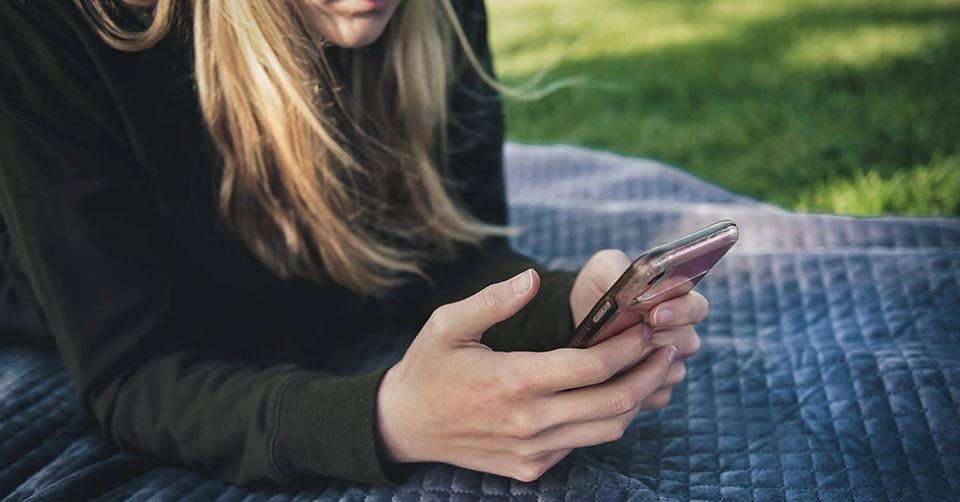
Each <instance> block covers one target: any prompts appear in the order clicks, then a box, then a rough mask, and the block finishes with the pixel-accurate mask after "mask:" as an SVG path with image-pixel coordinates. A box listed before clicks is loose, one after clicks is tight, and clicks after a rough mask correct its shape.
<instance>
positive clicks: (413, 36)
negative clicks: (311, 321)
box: [74, 0, 505, 293]
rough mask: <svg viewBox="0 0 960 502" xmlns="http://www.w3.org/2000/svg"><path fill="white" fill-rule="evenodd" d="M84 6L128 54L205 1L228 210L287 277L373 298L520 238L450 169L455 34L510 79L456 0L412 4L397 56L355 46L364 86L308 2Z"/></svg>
mask: <svg viewBox="0 0 960 502" xmlns="http://www.w3.org/2000/svg"><path fill="white" fill-rule="evenodd" d="M74 2H75V3H76V4H77V5H78V6H79V7H80V8H81V10H82V11H83V12H84V13H85V14H86V16H87V18H88V19H89V20H90V22H91V24H92V25H93V26H94V27H95V28H96V29H97V31H98V33H99V34H100V37H101V38H102V39H103V40H104V41H105V42H106V43H107V44H109V45H111V46H112V47H114V48H117V49H120V50H124V51H137V50H142V49H147V48H149V47H152V46H153V45H155V44H156V43H158V42H159V41H160V40H161V39H162V38H163V37H164V36H166V34H167V33H168V32H169V31H170V30H171V29H172V28H173V27H174V26H175V25H176V20H177V16H178V12H179V11H181V10H183V9H186V8H188V7H192V30H193V43H194V48H193V50H194V61H195V78H196V83H197V89H198V92H199V97H200V105H201V109H202V112H203V117H204V120H205V122H206V125H207V128H208V130H209V132H210V134H211V136H212V138H213V141H214V143H215V145H216V147H217V150H218V151H219V153H220V154H221V156H222V158H223V166H222V169H223V173H222V174H223V175H222V182H221V186H220V193H219V211H220V214H221V216H222V218H223V220H224V221H225V222H226V223H227V225H228V227H229V228H230V229H231V230H232V231H233V232H234V233H236V234H237V235H238V236H239V237H240V238H241V239H242V240H243V241H244V242H245V243H246V244H247V246H248V247H249V248H250V249H251V250H252V251H253V253H254V254H255V255H256V256H257V257H258V258H259V259H260V260H261V261H262V262H263V263H264V264H265V265H266V266H267V267H268V268H269V269H270V270H272V271H273V272H275V273H276V274H278V275H280V276H282V277H292V276H301V277H308V278H311V279H314V280H317V281H323V280H326V279H327V278H330V279H332V280H333V281H335V282H337V283H339V284H341V285H343V286H345V287H347V288H349V289H351V290H353V291H355V292H358V293H372V292H375V291H377V290H380V289H383V288H386V287H389V286H392V285H395V284H397V283H399V282H401V281H402V280H403V279H404V277H408V276H410V275H420V276H424V275H425V273H424V266H425V265H426V263H427V262H428V261H429V260H431V259H449V258H452V257H453V256H454V255H455V252H456V248H457V247H458V246H459V245H462V244H477V243H479V242H481V241H482V240H484V239H485V238H487V237H489V236H491V235H503V234H504V233H505V231H504V229H503V228H501V227H497V226H493V225H488V224H484V223H482V222H480V221H479V220H477V219H475V218H474V217H473V216H471V215H470V214H469V213H468V212H467V211H466V210H465V209H464V208H463V207H462V206H461V205H460V204H459V203H458V202H457V201H455V200H454V199H453V198H452V196H451V195H450V193H449V191H448V189H447V187H446V183H445V180H444V177H443V175H442V174H441V172H442V165H441V163H442V162H443V159H444V157H445V147H446V144H445V143H446V137H445V130H446V124H447V94H448V88H449V86H450V84H451V82H452V79H453V77H454V76H453V71H454V70H453V64H452V62H451V54H452V45H453V43H454V38H455V37H456V38H457V39H459V43H460V44H461V45H462V46H463V49H464V51H465V53H466V54H467V57H468V59H469V60H470V62H471V63H472V66H473V67H474V69H475V70H476V71H477V72H479V73H480V75H481V77H482V78H483V79H484V80H486V81H488V83H490V84H492V85H494V86H497V85H496V82H495V81H493V79H492V78H490V76H489V75H488V74H487V73H486V72H484V71H483V69H482V68H481V67H480V65H479V62H478V61H477V58H476V55H475V54H474V53H473V51H472V50H471V48H470V46H469V43H468V41H467V40H466V37H465V35H464V32H463V29H462V27H461V26H460V25H459V23H458V21H457V18H456V13H455V12H454V9H453V7H452V5H451V4H450V0H403V1H402V2H401V3H400V5H399V6H398V7H397V11H396V12H395V13H394V17H393V19H391V21H390V22H389V24H388V26H387V28H386V31H385V33H384V35H383V38H384V39H383V47H384V51H383V53H382V54H378V55H376V56H371V55H370V54H369V53H367V52H364V51H346V53H347V54H348V59H349V61H347V64H346V65H347V66H348V67H349V69H348V71H349V73H350V78H349V79H348V80H349V87H347V86H345V85H344V82H341V81H340V80H339V78H338V76H337V75H338V73H337V72H336V71H335V70H334V69H333V64H332V62H331V61H329V60H328V58H327V50H326V49H325V48H324V45H325V44H324V41H323V40H322V38H321V37H320V36H319V34H316V33H315V32H314V31H313V30H312V28H310V27H309V25H308V23H307V22H306V21H305V20H306V17H305V13H304V12H303V10H302V8H301V7H299V6H298V3H297V2H296V1H293V0H244V1H237V0H123V4H125V5H117V0H74ZM118 8H133V9H135V10H137V11H139V12H140V14H141V16H142V17H143V18H144V19H146V21H145V24H144V25H143V27H140V28H138V29H135V30H130V29H127V28H125V27H123V26H121V23H119V22H118V21H117V19H119V18H118V16H117V14H118V10H117V9H118ZM184 12H185V11H184ZM291 34H295V35H291ZM497 87H499V86H497Z"/></svg>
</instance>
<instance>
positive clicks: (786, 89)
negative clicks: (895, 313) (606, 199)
mask: <svg viewBox="0 0 960 502" xmlns="http://www.w3.org/2000/svg"><path fill="white" fill-rule="evenodd" d="M488 8H489V9H490V11H491V30H492V44H493V50H494V53H495V56H496V58H497V59H496V63H497V69H498V72H499V73H500V76H501V78H503V80H504V81H505V82H506V83H508V84H512V85H518V84H520V83H523V82H525V81H526V80H527V79H529V78H530V77H531V76H532V75H534V74H535V73H537V72H538V71H540V70H541V69H542V68H544V67H545V66H546V67H550V68H551V72H550V74H549V75H548V77H547V82H550V81H558V80H563V79H567V78H572V77H573V78H577V77H579V78H583V79H585V80H586V83H585V84H582V85H579V86H576V87H573V88H567V89H564V90H561V91H558V92H556V93H554V94H552V95H550V96H548V97H546V98H543V99H540V100H534V101H516V100H513V101H508V102H507V106H506V110H507V116H508V135H509V136H510V137H511V138H512V139H515V140H520V141H528V142H567V143H575V144H584V145H589V146H594V147H599V148H605V149H609V150H614V151H618V152H622V153H627V154H634V155H642V156H648V157H654V158H659V159H662V160H664V161H666V162H669V163H671V164H674V165H677V166H679V167H682V168H684V169H686V170H689V171H691V172H693V173H695V174H697V175H699V176H702V177H704V178H706V179H709V180H712V181H715V182H717V183H719V184H721V185H723V186H726V187H728V188H730V189H731V190H734V191H737V192H740V193H745V194H748V195H752V196H754V197H757V198H760V199H763V200H766V201H769V202H772V203H775V204H779V205H783V206H785V207H789V208H795V209H802V210H813V211H835V212H843V213H856V214H879V213H887V212H896V213H911V214H936V213H947V214H954V215H956V214H960V207H958V206H960V204H958V201H960V195H957V194H958V192H960V190H954V191H953V192H952V193H951V192H949V191H943V190H940V191H939V192H936V193H934V191H935V190H939V189H940V188H942V187H943V186H950V185H949V180H950V179H955V178H949V177H948V180H947V181H946V182H944V183H934V182H930V181H929V180H932V179H937V178H936V177H935V176H934V177H930V176H933V175H930V176H928V175H920V174H916V175H914V174H911V173H914V172H917V173H919V172H926V171H924V170H925V169H926V170H929V171H931V172H938V173H940V172H944V171H949V170H950V169H954V168H958V165H957V161H956V159H957V155H960V0H911V1H910V2H902V1H889V0H836V1H827V0H781V1H777V2H763V1H756V0H656V1H654V0H596V1H593V2H583V1H582V0H576V1H575V0H523V1H516V0H488ZM881 185H883V186H885V187H888V188H884V189H878V188H877V187H878V186H881ZM830 187H833V188H830ZM890 190H899V192H900V194H899V195H897V194H894V193H893V192H890ZM831 191H832V192H831ZM880 192H882V193H883V195H882V196H878V195H877V194H878V193H880ZM830 193H834V195H830ZM840 193H843V194H844V195H843V196H842V197H841V196H840V195H839V194H840ZM856 199H863V200H864V201H865V202H864V203H863V204H861V205H859V206H857V205H856V204H853V203H850V202H843V201H850V200H856ZM880 199H883V200H887V201H888V202H885V203H875V202H869V203H868V202H866V201H870V200H880ZM895 200H897V201H911V202H910V203H909V204H908V205H904V204H902V203H900V202H896V203H894V202H892V201H895ZM924 201H929V203H927V202H924Z"/></svg>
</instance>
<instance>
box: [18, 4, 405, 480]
mask: <svg viewBox="0 0 960 502" xmlns="http://www.w3.org/2000/svg"><path fill="white" fill-rule="evenodd" d="M147 57H149V56H148V55H146V54H143V53H137V54H120V53H117V52H114V51H112V50H110V49H108V48H106V46H105V45H104V44H103V43H102V42H100V41H99V40H98V39H96V37H95V36H94V35H93V34H92V32H90V30H89V28H88V27H87V26H86V24H85V23H84V21H83V20H82V18H80V16H79V14H78V12H77V10H76V7H75V6H74V5H73V3H72V2H69V1H61V0H49V1H46V0H31V1H29V2H20V1H18V0H14V1H5V2H0V67H2V68H3V72H0V211H2V213H3V217H4V219H5V221H6V223H7V227H8V230H9V233H10V236H11V239H12V244H13V248H14V252H15V253H16V255H17V256H18V257H19V258H20V262H21V264H22V267H23V269H24V271H25V273H26V276H27V277H28V278H29V281H30V283H31V285H32V288H33V289H34V291H35V292H36V293H37V297H38V298H39V301H40V303H41V305H42V307H43V311H44V314H45V316H46V320H47V323H48V324H49V328H50V330H51V331H52V333H53V335H54V338H55V342H56V345H57V348H58V349H59V352H60V354H61V356H62V358H63V361H64V363H65V365H66V367H67V370H68V372H69V374H70V376H71V379H72V380H73V382H74V384H75V386H76V392H77V395H78V396H79V399H80V402H81V404H82V405H83V406H84V408H86V409H87V410H89V411H90V412H92V414H93V415H94V416H95V417H96V419H97V421H98V422H99V424H100V425H101V427H102V429H103V431H104V433H105V434H106V435H107V436H108V437H109V438H111V439H112V440H114V441H115V442H116V443H117V444H119V445H120V446H121V447H122V448H124V449H127V450H135V451H140V452H147V453H151V454H153V455H158V456H161V457H164V458H168V459H173V460H176V461H178V462H181V463H184V464H187V465H191V466H194V467H198V468H203V469H207V470H209V471H211V472H213V473H215V474H216V475H218V476H220V477H222V478H224V479H226V480H229V481H233V482H248V481H254V480H259V479H264V478H270V479H273V480H276V481H279V482H287V483H289V482H297V481H302V480H305V479H309V478H311V477H314V476H317V475H329V476H337V477H344V478H349V479H356V480H362V481H368V482H386V481H388V477H389V476H388V473H387V472H386V471H385V470H384V469H383V467H382V466H381V464H380V462H379V460H378V456H377V453H376V441H375V437H376V435H375V399H376V392H377V388H378V385H379V381H380V379H381V377H382V374H383V372H382V371H381V372H376V373H372V374H368V375H364V376H359V377H350V378H339V377H333V376H331V375H327V374H322V373H316V372H308V371H304V370H302V369H299V368H297V367H294V366H292V365H287V366H279V367H272V368H269V369H263V368H260V367H257V366H254V365H250V364H246V363H243V362H239V361H230V360H224V359H223V358H221V357H218V355H216V354H212V353H211V352H209V351H207V350H204V349H203V348H202V346H203V345H204V343H203V340H204V338H205V337H207V336H208V335H209V333H206V332H204V331H203V329H202V328H200V327H199V326H198V323H197V322H196V319H195V318H194V316H193V314H191V312H199V311H202V309H203V305H205V303H204V302H206V301H208V300H210V301H212V300H211V299H209V298H204V297H203V296H202V295H201V294H198V293H197V292H196V291H197V289H202V288H200V282H202V279H197V278H196V277H193V276H191V275H190V274H188V273H187V269H188V267H187V266H185V265H184V263H182V262H181V258H179V256H182V255H180V254H179V250H178V249H175V248H176V247H177V246H175V245H174V243H172V242H171V239H170V237H169V235H168V233H167V232H166V230H165V228H164V223H163V222H162V217H161V215H160V214H159V212H158V209H157V207H156V202H155V199H156V194H155V193H152V188H151V185H150V183H148V182H147V181H146V180H145V179H144V171H145V169H143V168H142V167H141V166H140V165H139V164H138V160H137V155H135V154H134V153H133V152H134V150H135V147H134V146H132V145H131V144H130V142H131V141H132V139H131V138H130V136H129V135H128V133H127V130H126V128H125V124H126V123H127V121H128V120H129V119H130V116H129V115H128V114H129V113H131V108H132V107H135V106H138V105H142V102H140V103H134V102H129V103H128V102H122V101H121V100H118V99H116V96H118V95H119V94H118V93H117V89H116V88H113V87H111V86H112V85H114V84H116V82H115V81H111V82H112V83H111V84H108V83H107V82H108V80H106V77H105V76H104V74H103V73H102V72H109V71H110V66H111V64H113V63H112V62H111V61H112V60H111V58H125V59H124V61H129V62H131V66H129V67H126V68H125V69H126V70H128V71H130V72H131V73H135V72H136V71H138V69H140V70H142V66H144V65H140V66H138V65H136V64H133V63H136V62H137V61H139V58H147ZM113 70H116V68H113ZM158 85H159V84H158ZM141 99H155V96H151V95H147V94H144V95H143V96H141ZM191 119H196V118H195V117H184V118H183V120H185V121H186V120H191ZM140 139H142V138H140ZM180 244H183V243H180ZM194 281H198V282H197V283H196V284H195V283H194ZM194 302H199V304H195V303H194ZM264 336H265V337H269V336H271V335H270V333H264Z"/></svg>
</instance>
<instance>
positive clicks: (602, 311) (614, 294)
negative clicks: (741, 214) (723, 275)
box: [567, 220, 740, 348]
mask: <svg viewBox="0 0 960 502" xmlns="http://www.w3.org/2000/svg"><path fill="white" fill-rule="evenodd" d="M739 238H740V231H739V229H737V224H736V223H734V222H732V221H729V220H724V221H719V222H717V223H714V224H713V225H710V226H709V227H707V228H704V229H701V230H697V231H696V232H693V233H692V234H690V235H687V236H685V237H681V238H679V239H677V240H675V241H673V242H670V243H667V244H664V245H662V246H657V247H655V248H653V249H650V250H649V251H647V252H646V253H643V254H642V255H640V257H639V258H637V259H636V260H635V261H634V262H633V263H632V264H631V265H630V267H629V268H627V271H626V272H624V273H623V275H621V276H620V278H619V279H617V282H615V283H614V284H613V286H611V287H610V289H609V290H607V292H606V293H604V295H603V296H602V297H600V300H599V301H597V303H596V305H594V306H593V309H591V310H590V312H589V313H588V314H587V316H586V317H584V318H583V321H581V322H580V325H579V326H577V329H576V330H575V331H574V332H573V338H571V339H570V343H569V344H568V345H567V346H568V347H576V348H585V347H590V346H591V345H596V344H598V343H600V342H602V341H604V340H606V339H607V338H610V337H611V336H613V335H615V334H617V333H620V332H621V331H623V330H624V329H626V328H628V327H630V326H632V325H634V324H637V323H639V322H641V321H646V322H649V321H650V320H649V319H648V316H649V314H650V311H651V310H653V308H654V307H656V306H657V305H658V304H660V303H661V302H664V301H666V300H670V299H673V298H676V297H678V296H681V295H684V294H686V293H688V292H690V290H691V289H693V287H694V286H696V285H697V283H698V282H700V279H703V276H705V275H707V272H709V271H710V269H711V268H713V266H714V265H716V264H717V262H718V261H720V258H722V257H723V255H725V254H726V253H727V251H729V250H730V248H732V247H733V245H734V244H736V243H737V239H739Z"/></svg>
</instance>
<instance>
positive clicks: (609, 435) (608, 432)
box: [601, 420, 630, 443]
mask: <svg viewBox="0 0 960 502" xmlns="http://www.w3.org/2000/svg"><path fill="white" fill-rule="evenodd" d="M629 423H630V422H624V421H623V420H616V421H614V422H612V423H611V424H610V425H608V426H606V427H605V428H604V430H603V433H602V437H601V440H602V441H603V442H604V443H609V442H611V441H618V440H620V438H622V437H623V433H624V431H626V429H627V425H628V424H629Z"/></svg>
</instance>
